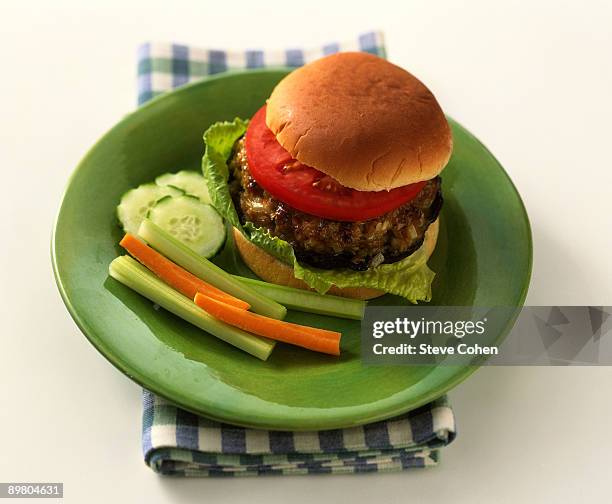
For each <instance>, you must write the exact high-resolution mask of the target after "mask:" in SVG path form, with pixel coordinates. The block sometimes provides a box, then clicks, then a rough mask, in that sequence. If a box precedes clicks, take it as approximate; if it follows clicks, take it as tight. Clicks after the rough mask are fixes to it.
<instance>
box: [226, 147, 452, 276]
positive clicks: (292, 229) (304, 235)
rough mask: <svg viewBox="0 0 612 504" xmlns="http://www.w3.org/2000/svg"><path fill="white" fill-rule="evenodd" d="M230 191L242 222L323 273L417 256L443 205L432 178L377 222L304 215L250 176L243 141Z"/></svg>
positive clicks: (438, 181)
mask: <svg viewBox="0 0 612 504" xmlns="http://www.w3.org/2000/svg"><path fill="white" fill-rule="evenodd" d="M229 166H230V182H229V186H230V192H231V194H232V198H233V200H234V204H235V206H236V209H237V210H238V214H239V216H240V220H241V222H242V223H243V224H244V223H245V222H246V221H250V222H252V223H253V224H254V225H255V226H257V227H263V228H265V229H268V230H269V231H270V234H272V235H273V236H277V237H279V238H281V239H283V240H285V241H287V242H289V243H290V244H291V245H292V246H293V249H294V251H295V255H296V257H297V259H298V260H299V261H300V262H302V263H306V264H309V265H311V266H315V267H318V268H324V269H334V268H350V269H353V270H358V271H362V270H366V269H368V268H370V267H374V266H377V265H379V264H381V263H393V262H396V261H399V260H400V259H403V258H404V257H407V256H409V255H410V254H412V253H413V252H415V251H416V250H417V249H418V248H419V247H420V246H421V245H422V243H423V238H424V236H425V231H427V228H428V227H429V225H430V224H431V223H432V222H433V221H435V220H436V218H437V217H438V214H439V212H440V208H441V207H442V193H441V190H440V184H441V179H440V177H436V178H434V179H432V180H429V181H428V182H427V183H426V184H425V186H424V187H423V189H421V191H420V192H419V194H418V195H417V196H416V197H415V198H414V199H412V200H411V201H409V202H408V203H406V204H404V205H402V206H400V207H398V208H396V209H395V210H392V211H391V212H388V213H386V214H384V215H381V216H380V217H377V218H375V219H371V220H367V221H363V222H339V221H333V220H328V219H323V218H321V217H316V216H314V215H310V214H307V213H304V212H300V211H299V210H296V209H295V208H292V207H290V206H289V205H287V204H286V203H283V202H282V201H279V200H277V199H275V198H274V197H272V196H271V195H270V194H269V193H268V192H267V191H265V190H264V189H263V188H262V187H261V186H260V185H259V184H258V183H257V182H256V181H255V180H254V179H253V177H252V176H251V173H250V172H249V165H248V162H247V156H246V150H245V146H244V138H242V139H240V140H238V141H237V142H236V145H235V146H234V152H233V154H232V157H231V159H230V163H229Z"/></svg>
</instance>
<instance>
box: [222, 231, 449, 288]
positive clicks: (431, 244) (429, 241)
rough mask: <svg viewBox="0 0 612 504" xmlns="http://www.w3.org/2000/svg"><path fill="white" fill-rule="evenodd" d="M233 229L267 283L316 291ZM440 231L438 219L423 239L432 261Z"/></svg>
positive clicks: (251, 265) (244, 257)
mask: <svg viewBox="0 0 612 504" xmlns="http://www.w3.org/2000/svg"><path fill="white" fill-rule="evenodd" d="M233 229H234V242H235V243H236V247H237V248H238V252H239V253H240V257H242V260H243V261H244V262H245V263H246V265H247V266H248V267H249V268H250V269H251V271H252V272H253V273H255V274H256V275H257V276H258V277H260V278H261V279H263V280H265V281H266V282H271V283H275V284H278V285H285V286H287V287H295V288H297V289H305V290H312V289H310V287H308V285H306V282H304V281H303V280H300V279H299V278H295V276H294V275H293V268H292V267H291V266H289V265H288V264H285V263H284V262H282V261H279V260H278V259H276V257H274V256H272V255H270V254H268V253H267V252H266V251H265V250H263V249H261V248H259V247H258V246H257V245H255V244H254V243H253V242H251V241H249V240H248V239H247V238H245V237H244V235H243V234H242V233H241V232H240V231H239V230H238V229H236V228H233ZM438 230H439V224H438V220H437V219H436V220H435V221H434V222H433V223H432V224H431V225H430V226H429V227H428V228H427V231H426V232H425V237H424V239H423V245H421V248H422V249H424V250H425V253H426V254H427V258H428V259H429V257H430V256H431V254H432V253H433V251H434V249H435V247H436V242H437V241H438ZM328 294H334V295H336V296H343V297H349V298H355V299H372V298H375V297H379V296H382V295H383V294H385V292H384V291H381V290H378V289H370V288H367V287H344V288H339V287H336V286H335V285H334V286H332V288H331V289H329V291H328Z"/></svg>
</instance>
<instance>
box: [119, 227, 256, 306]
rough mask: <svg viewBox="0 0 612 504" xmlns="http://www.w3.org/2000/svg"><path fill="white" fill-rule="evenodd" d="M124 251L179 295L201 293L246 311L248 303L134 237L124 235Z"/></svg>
mask: <svg viewBox="0 0 612 504" xmlns="http://www.w3.org/2000/svg"><path fill="white" fill-rule="evenodd" d="M119 245H121V246H122V247H123V248H124V249H125V250H127V251H128V252H129V253H130V254H131V255H132V256H134V258H135V259H138V261H140V262H141V263H142V264H143V265H144V266H146V267H147V268H149V269H150V270H151V271H152V272H153V273H155V274H156V275H157V276H158V277H159V278H161V279H162V280H163V281H164V282H166V283H167V284H168V285H170V287H173V288H174V289H176V290H177V291H179V292H180V293H181V294H184V295H185V296H187V297H188V298H190V299H193V297H194V296H195V295H196V294H197V293H198V292H203V293H205V294H206V295H207V296H210V297H212V298H214V299H217V300H218V301H221V302H223V303H226V304H228V305H232V306H235V307H236V308H239V309H241V310H248V309H249V308H250V305H249V303H247V302H245V301H242V300H241V299H238V298H236V297H234V296H232V295H231V294H227V293H226V292H223V291H222V290H220V289H217V288H216V287H215V286H214V285H210V284H209V283H207V282H205V281H204V280H201V279H199V278H198V277H197V276H195V275H192V274H191V273H189V271H187V270H184V269H183V268H181V267H180V266H179V265H178V264H174V263H173V262H172V261H171V260H170V259H167V258H166V257H164V256H163V255H161V254H160V253H159V252H157V251H156V250H154V249H152V248H151V247H149V246H148V245H146V244H145V243H143V242H142V241H140V240H139V239H138V238H136V237H135V236H134V235H131V234H129V233H128V234H126V235H125V236H124V237H123V239H122V240H121V241H120V242H119Z"/></svg>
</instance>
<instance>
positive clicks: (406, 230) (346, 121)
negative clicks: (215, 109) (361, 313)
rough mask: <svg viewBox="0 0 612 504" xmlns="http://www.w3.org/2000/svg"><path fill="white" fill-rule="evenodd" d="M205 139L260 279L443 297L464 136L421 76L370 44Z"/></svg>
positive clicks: (295, 77) (221, 202)
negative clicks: (446, 184) (442, 250)
mask: <svg viewBox="0 0 612 504" xmlns="http://www.w3.org/2000/svg"><path fill="white" fill-rule="evenodd" d="M204 141H205V144H206V152H205V155H204V160H203V171H204V176H205V177H206V179H207V182H208V186H209V191H210V194H211V198H212V201H213V204H214V205H215V207H216V208H217V210H218V211H219V212H220V213H221V215H223V217H225V218H226V219H227V220H228V221H229V222H230V223H231V224H232V225H233V226H234V240H235V244H236V247H237V249H238V251H239V253H240V255H241V257H242V259H243V260H244V262H245V263H246V264H247V265H248V266H249V268H250V269H251V270H252V271H253V272H254V273H255V274H257V276H259V277H260V278H262V279H264V280H266V281H268V282H273V283H277V284H281V285H288V286H291V287H300V288H309V289H314V290H316V291H318V292H321V293H325V292H329V293H331V294H336V295H342V296H347V297H354V298H361V299H370V298H373V297H377V296H380V295H382V294H385V293H392V294H396V295H399V296H402V297H404V298H405V299H407V300H409V301H411V302H413V303H415V302H418V301H428V300H429V299H430V298H431V283H432V281H433V278H434V273H433V272H432V271H431V270H430V269H429V268H428V267H427V260H428V259H429V257H430V255H431V254H432V252H433V250H434V247H435V245H436V240H437V236H438V215H439V213H440V209H441V207H442V201H443V200H442V189H441V183H442V181H441V178H440V176H439V174H440V172H441V171H442V169H443V168H444V167H445V166H446V164H447V162H448V160H449V158H450V155H451V151H452V136H451V130H450V127H449V124H448V122H447V120H446V118H445V116H444V113H443V112H442V109H441V108H440V106H439V104H438V102H437V101H436V99H435V97H434V95H433V94H432V93H431V92H430V91H429V89H427V87H425V85H424V84H423V83H421V82H420V81H419V80H418V79H417V78H416V77H414V76H413V75H411V74H410V73H408V72H407V71H405V70H403V69H402V68H400V67H398V66H396V65H393V64H391V63H389V62H388V61H386V60H384V59H381V58H379V57H377V56H373V55H371V54H367V53H350V52H349V53H339V54H334V55H331V56H327V57H324V58H322V59H319V60H317V61H315V62H313V63H310V64H308V65H305V66H303V67H301V68H299V69H297V70H294V71H293V72H291V73H290V74H288V75H287V76H286V77H285V78H284V79H282V80H281V81H280V82H279V83H278V85H277V86H276V87H275V88H274V90H273V91H272V94H271V95H270V98H269V99H268V101H267V103H266V104H262V107H261V108H260V109H259V110H258V111H257V112H256V113H255V115H254V116H253V117H252V118H251V120H250V121H243V120H241V119H236V120H234V121H233V122H224V123H217V124H214V125H213V126H211V127H210V128H209V129H208V130H207V132H206V133H205V135H204Z"/></svg>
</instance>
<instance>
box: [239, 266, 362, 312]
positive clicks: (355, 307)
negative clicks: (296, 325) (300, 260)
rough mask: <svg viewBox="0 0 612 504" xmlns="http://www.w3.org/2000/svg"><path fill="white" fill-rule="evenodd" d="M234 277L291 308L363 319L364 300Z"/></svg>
mask: <svg viewBox="0 0 612 504" xmlns="http://www.w3.org/2000/svg"><path fill="white" fill-rule="evenodd" d="M234 278H237V279H238V280H240V281H241V282H242V283H244V284H245V285H248V286H249V287H252V288H253V289H255V290H256V291H258V292H260V293H261V294H264V295H265V296H267V297H269V298H270V299H274V301H278V302H279V303H281V304H283V305H285V306H286V307H287V308H290V309H292V310H298V311H304V312H310V313H318V314H321V315H331V316H333V317H341V318H348V319H354V320H362V319H363V312H364V310H365V305H366V302H365V301H361V300H359V299H349V298H344V297H340V296H332V295H329V294H319V293H317V292H313V291H307V290H303V289H294V288H292V287H285V286H282V285H276V284H271V283H268V282H263V281H262V280H255V279H252V278H245V277H241V276H234Z"/></svg>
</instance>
